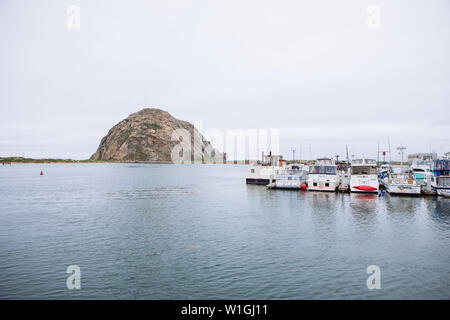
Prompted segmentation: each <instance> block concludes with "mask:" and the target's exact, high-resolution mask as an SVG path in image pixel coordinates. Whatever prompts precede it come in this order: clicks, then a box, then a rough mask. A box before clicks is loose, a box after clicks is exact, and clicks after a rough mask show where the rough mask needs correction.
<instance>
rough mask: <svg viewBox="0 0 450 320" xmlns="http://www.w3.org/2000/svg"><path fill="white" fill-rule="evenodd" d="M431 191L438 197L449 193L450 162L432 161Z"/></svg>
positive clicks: (445, 160)
mask: <svg viewBox="0 0 450 320" xmlns="http://www.w3.org/2000/svg"><path fill="white" fill-rule="evenodd" d="M431 172H432V175H431V179H430V180H431V181H430V184H431V189H432V190H433V191H434V192H435V193H436V194H437V195H440V196H448V195H449V193H450V160H447V159H444V160H434V161H433V165H432V168H431Z"/></svg>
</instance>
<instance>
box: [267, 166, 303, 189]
mask: <svg viewBox="0 0 450 320" xmlns="http://www.w3.org/2000/svg"><path fill="white" fill-rule="evenodd" d="M307 179H308V166H305V165H303V164H290V165H288V166H286V169H285V170H284V174H282V175H280V176H279V177H278V178H277V179H275V184H274V186H273V187H274V188H276V189H301V187H302V185H303V184H305V183H306V180H307Z"/></svg>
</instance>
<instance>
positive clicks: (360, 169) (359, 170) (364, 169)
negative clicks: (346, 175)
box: [352, 166, 377, 175]
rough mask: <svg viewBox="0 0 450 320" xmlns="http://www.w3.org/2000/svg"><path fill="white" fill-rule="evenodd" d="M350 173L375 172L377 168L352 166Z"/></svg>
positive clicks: (367, 173)
mask: <svg viewBox="0 0 450 320" xmlns="http://www.w3.org/2000/svg"><path fill="white" fill-rule="evenodd" d="M352 174H366V175H369V174H377V169H376V168H374V167H365V166H361V167H352Z"/></svg>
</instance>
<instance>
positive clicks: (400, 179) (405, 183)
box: [384, 173, 421, 195]
mask: <svg viewBox="0 0 450 320" xmlns="http://www.w3.org/2000/svg"><path fill="white" fill-rule="evenodd" d="M384 186H385V188H386V191H387V192H388V193H390V194H408V195H420V193H421V188H420V185H419V184H418V183H417V181H416V180H415V179H414V176H413V175H412V174H407V173H404V174H402V173H389V174H388V177H387V179H386V181H385V183H384Z"/></svg>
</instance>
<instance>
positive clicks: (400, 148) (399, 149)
mask: <svg viewBox="0 0 450 320" xmlns="http://www.w3.org/2000/svg"><path fill="white" fill-rule="evenodd" d="M397 150H398V151H399V153H401V154H402V163H401V166H402V171H403V152H404V151H405V150H406V147H405V146H402V145H401V146H400V147H397Z"/></svg>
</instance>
